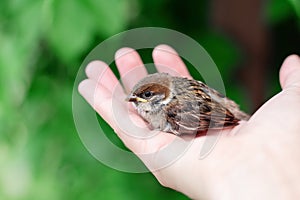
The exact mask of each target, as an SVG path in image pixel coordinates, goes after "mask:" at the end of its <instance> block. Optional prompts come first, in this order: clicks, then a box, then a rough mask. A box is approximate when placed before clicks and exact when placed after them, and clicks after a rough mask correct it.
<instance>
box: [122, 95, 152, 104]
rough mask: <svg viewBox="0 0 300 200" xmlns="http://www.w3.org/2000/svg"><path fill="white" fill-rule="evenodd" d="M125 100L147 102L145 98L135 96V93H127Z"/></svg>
mask: <svg viewBox="0 0 300 200" xmlns="http://www.w3.org/2000/svg"><path fill="white" fill-rule="evenodd" d="M125 101H128V102H142V103H146V102H148V101H147V100H146V99H143V98H141V97H137V96H135V95H129V96H128V97H127V98H126V99H125Z"/></svg>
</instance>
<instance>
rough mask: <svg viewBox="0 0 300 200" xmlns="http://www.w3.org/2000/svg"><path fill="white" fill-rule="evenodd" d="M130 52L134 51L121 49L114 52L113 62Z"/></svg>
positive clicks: (125, 48)
mask: <svg viewBox="0 0 300 200" xmlns="http://www.w3.org/2000/svg"><path fill="white" fill-rule="evenodd" d="M132 52H135V50H134V49H132V48H129V47H123V48H121V49H119V50H117V51H116V53H115V60H118V59H119V58H121V57H123V56H124V55H126V54H129V53H132Z"/></svg>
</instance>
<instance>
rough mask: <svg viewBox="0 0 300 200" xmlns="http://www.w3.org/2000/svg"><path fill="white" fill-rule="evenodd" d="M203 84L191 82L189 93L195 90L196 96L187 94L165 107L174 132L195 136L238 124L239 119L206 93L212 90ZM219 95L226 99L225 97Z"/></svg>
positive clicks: (188, 88)
mask: <svg viewBox="0 0 300 200" xmlns="http://www.w3.org/2000/svg"><path fill="white" fill-rule="evenodd" d="M200 83H201V84H200ZM202 84H203V83H202V82H198V81H195V80H190V83H189V87H187V91H189V90H193V91H194V93H196V95H192V96H191V95H189V94H190V93H188V92H187V94H186V95H181V98H180V99H175V100H174V101H172V102H170V103H169V104H168V106H166V107H165V109H166V113H167V114H166V115H167V116H166V117H167V121H168V122H169V124H170V125H171V128H172V131H173V132H176V133H178V134H182V133H185V134H194V133H197V132H198V131H204V130H207V129H209V128H212V129H216V128H223V127H228V126H233V125H236V124H238V121H239V119H237V118H236V117H235V116H234V115H233V114H232V112H230V111H229V110H228V109H226V108H225V106H224V105H222V103H221V102H220V101H216V100H214V99H212V97H211V96H212V95H210V94H209V92H207V91H205V90H209V89H210V88H209V87H207V86H206V85H205V84H203V85H202ZM215 95H216V94H215ZM218 95H220V98H224V96H223V95H222V96H221V94H218Z"/></svg>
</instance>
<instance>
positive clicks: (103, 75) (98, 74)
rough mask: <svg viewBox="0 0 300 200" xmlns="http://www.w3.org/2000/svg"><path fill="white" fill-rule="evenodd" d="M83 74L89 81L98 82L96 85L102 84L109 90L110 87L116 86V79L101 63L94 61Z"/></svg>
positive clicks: (104, 64) (107, 67)
mask: <svg viewBox="0 0 300 200" xmlns="http://www.w3.org/2000/svg"><path fill="white" fill-rule="evenodd" d="M85 73H86V75H87V77H89V78H90V79H91V80H94V81H96V82H98V84H103V85H104V86H105V87H106V88H111V86H114V85H116V84H118V79H117V78H116V76H115V75H114V73H113V72H112V71H111V69H110V68H109V66H108V65H107V64H106V63H105V62H103V61H100V60H95V61H92V62H90V63H89V64H88V65H87V67H86V68H85Z"/></svg>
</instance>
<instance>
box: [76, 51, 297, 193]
mask: <svg viewBox="0 0 300 200" xmlns="http://www.w3.org/2000/svg"><path fill="white" fill-rule="evenodd" d="M153 59H154V63H155V64H156V67H157V70H158V71H159V72H168V73H169V74H171V75H177V76H178V74H179V75H181V76H185V77H189V78H191V76H190V74H189V72H188V71H187V69H186V67H185V65H184V63H183V62H182V60H181V59H180V57H179V56H178V55H177V53H176V52H175V51H174V50H173V49H171V48H170V47H169V46H166V45H160V46H158V47H156V48H155V49H154V51H153ZM116 64H117V67H118V69H119V72H120V75H121V78H122V82H123V85H124V89H125V90H126V91H127V92H128V91H130V89H131V88H132V87H133V86H134V85H135V84H136V83H137V81H139V80H140V79H141V78H143V77H145V76H146V75H147V72H146V69H145V68H144V67H143V63H142V61H141V59H140V57H139V55H138V54H137V52H135V51H134V50H132V49H129V48H123V49H121V50H119V51H118V52H117V54H116ZM167 66H169V67H167ZM176 72H177V73H176ZM86 74H87V76H88V79H86V80H84V81H82V83H81V84H80V85H79V91H80V93H81V94H82V95H83V97H84V98H85V99H86V100H87V101H88V102H89V103H90V104H91V105H92V106H93V108H94V109H95V110H96V111H97V112H98V113H99V114H100V115H101V116H102V117H103V118H104V119H105V120H106V121H107V122H108V123H109V124H110V126H111V127H112V128H113V129H114V130H115V132H116V133H117V134H118V136H119V137H120V138H121V140H122V141H123V142H124V144H125V145H126V146H127V147H128V148H129V149H131V150H132V151H133V152H134V153H135V154H137V156H139V158H140V159H142V161H143V162H144V163H145V164H146V166H147V167H148V168H149V170H150V171H152V173H153V174H154V175H155V177H156V178H157V179H158V180H159V182H160V183H161V184H162V185H164V186H166V187H170V188H173V189H175V190H178V191H180V192H182V193H184V194H186V195H188V196H189V197H191V198H196V199H199V198H209V199H246V198H249V199H253V198H256V199H271V198H272V199H276V198H281V197H284V198H287V197H290V198H295V195H299V196H300V194H299V193H298V194H297V192H299V191H300V190H299V186H300V183H299V181H300V173H299V172H298V168H299V165H300V159H299V158H300V151H299V146H300V138H299V137H300V136H299V133H300V126H299V121H300V115H297V114H298V113H297V112H298V110H300V101H299V99H300V60H299V57H297V56H291V57H289V58H288V59H287V60H286V61H285V62H284V64H283V66H282V68H281V71H280V82H281V86H282V88H283V91H282V92H280V93H279V94H277V95H276V96H274V97H273V98H272V99H270V100H269V101H268V102H267V103H265V104H264V105H263V106H262V107H261V108H260V109H259V110H258V111H257V112H256V113H255V114H254V115H253V116H252V117H251V119H250V120H249V121H248V122H243V123H241V124H240V125H238V126H236V127H234V128H232V129H224V130H222V131H221V132H222V135H221V137H220V138H219V140H218V142H217V144H216V145H215V147H214V148H213V150H212V151H211V153H210V154H209V155H208V156H207V157H205V158H204V159H199V153H200V150H201V148H202V146H203V144H204V143H205V140H206V139H209V138H210V137H215V135H216V134H219V133H220V132H219V131H212V133H211V134H209V135H206V136H202V137H196V138H188V140H189V142H190V143H189V144H190V145H189V146H188V148H187V149H186V151H184V152H183V154H182V155H180V156H179V157H178V158H176V160H174V162H173V163H172V164H169V165H166V166H164V163H167V162H168V161H169V160H170V158H173V157H172V156H174V151H176V150H177V151H178V150H181V149H180V148H179V149H175V150H174V148H173V149H168V148H167V147H168V146H170V145H171V144H173V143H174V141H175V143H176V145H177V147H180V146H181V144H182V145H183V146H184V148H183V150H185V147H186V145H185V144H186V138H180V137H178V136H175V135H173V134H169V133H164V132H158V133H156V134H155V135H153V132H151V131H149V130H148V129H147V125H146V124H145V122H144V121H143V120H142V119H141V118H140V117H139V116H138V115H137V114H136V112H135V111H134V110H133V109H132V108H131V107H129V108H128V103H127V102H125V101H124V99H125V97H126V94H125V92H124V90H123V88H122V87H121V86H120V84H119V82H118V80H117V78H116V77H115V75H114V74H113V73H112V71H111V70H110V69H109V67H108V66H107V65H106V64H105V63H103V62H101V61H94V62H92V63H90V64H89V65H88V66H87V68H86ZM133 74H134V76H133ZM112 88H113V89H112ZM112 105H113V106H112ZM114 110H118V115H120V116H121V118H123V117H126V116H125V115H127V117H128V116H129V118H130V119H131V120H132V122H133V123H135V125H136V126H137V127H139V128H136V130H134V129H132V127H130V128H128V127H127V126H128V124H126V123H125V124H124V123H121V124H120V123H119V122H118V121H116V120H115V118H116V116H114ZM128 110H129V111H128ZM130 131H132V132H135V133H134V135H131V134H130ZM136 134H137V135H140V136H142V137H143V136H146V135H151V137H148V138H146V139H145V138H141V137H135V136H136ZM164 150H166V151H164ZM176 153H178V152H175V154H176ZM146 155H152V156H146ZM161 166H164V167H161ZM274 191H275V192H274ZM276 193H277V194H276ZM289 195H290V196H289ZM292 195H293V196H292ZM281 199H282V198H281Z"/></svg>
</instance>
